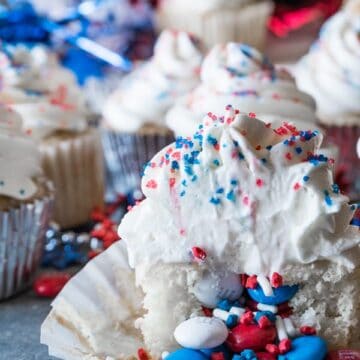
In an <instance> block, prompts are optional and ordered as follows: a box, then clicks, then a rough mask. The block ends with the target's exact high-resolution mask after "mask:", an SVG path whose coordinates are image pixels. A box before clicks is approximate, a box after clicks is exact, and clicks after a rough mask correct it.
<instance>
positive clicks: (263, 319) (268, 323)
mask: <svg viewBox="0 0 360 360" xmlns="http://www.w3.org/2000/svg"><path fill="white" fill-rule="evenodd" d="M258 324H259V327H260V328H261V329H266V328H268V327H270V326H272V322H271V321H270V320H269V319H268V317H267V316H262V317H261V318H260V319H259V321H258Z"/></svg>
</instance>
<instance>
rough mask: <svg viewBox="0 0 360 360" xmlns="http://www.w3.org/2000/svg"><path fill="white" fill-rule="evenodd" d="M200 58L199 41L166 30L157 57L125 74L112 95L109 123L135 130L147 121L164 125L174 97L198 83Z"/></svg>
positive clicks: (108, 105)
mask: <svg viewBox="0 0 360 360" xmlns="http://www.w3.org/2000/svg"><path fill="white" fill-rule="evenodd" d="M201 60H202V54H201V51H200V50H199V48H198V46H197V43H196V42H194V40H193V39H192V38H191V37H190V36H189V35H188V34H187V33H185V32H172V31H164V32H163V33H162V34H161V35H160V38H159V40H158V42H157V44H156V46H155V54H154V57H153V58H152V59H151V60H150V61H149V62H148V63H146V64H145V65H143V66H141V67H140V68H138V69H137V70H135V71H134V72H133V73H132V74H130V75H128V76H127V77H125V78H124V79H123V81H122V82H121V84H120V87H119V88H118V89H117V90H116V91H115V92H114V93H113V94H112V95H111V96H110V97H109V99H108V101H107V102H106V104H105V107H104V111H103V115H104V119H105V122H106V125H107V126H109V127H110V128H112V129H114V130H118V131H129V132H135V131H137V130H138V129H139V128H141V126H143V125H144V124H146V123H155V124H161V125H162V124H164V115H165V112H166V111H167V110H168V109H169V107H170V106H172V105H173V103H174V101H175V99H176V98H177V97H179V96H180V95H183V94H185V93H186V92H188V91H190V90H191V89H193V88H194V87H195V86H196V85H197V83H198V81H199V80H198V73H199V66H200V63H201Z"/></svg>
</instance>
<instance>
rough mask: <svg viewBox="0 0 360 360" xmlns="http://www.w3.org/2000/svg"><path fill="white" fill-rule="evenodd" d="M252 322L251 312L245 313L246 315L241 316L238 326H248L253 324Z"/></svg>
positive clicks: (252, 315)
mask: <svg viewBox="0 0 360 360" xmlns="http://www.w3.org/2000/svg"><path fill="white" fill-rule="evenodd" d="M253 321H254V314H253V312H252V311H247V312H246V313H244V314H243V315H241V318H240V324H243V325H250V324H252V323H253Z"/></svg>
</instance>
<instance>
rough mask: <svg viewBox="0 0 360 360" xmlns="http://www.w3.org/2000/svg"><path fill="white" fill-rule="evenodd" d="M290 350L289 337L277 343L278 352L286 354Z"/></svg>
mask: <svg viewBox="0 0 360 360" xmlns="http://www.w3.org/2000/svg"><path fill="white" fill-rule="evenodd" d="M290 350H291V340H290V339H283V340H281V341H280V343H279V351H280V354H286V353H287V352H289V351H290Z"/></svg>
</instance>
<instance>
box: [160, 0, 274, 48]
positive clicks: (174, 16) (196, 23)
mask: <svg viewBox="0 0 360 360" xmlns="http://www.w3.org/2000/svg"><path fill="white" fill-rule="evenodd" d="M272 9H273V5H272V2H271V1H268V0H197V1H191V0H162V1H160V3H159V7H158V10H157V22H158V26H159V27H160V28H161V29H166V28H170V29H177V30H184V31H189V32H191V33H193V34H195V35H197V36H199V37H200V38H201V39H203V40H204V43H205V44H206V45H207V46H209V47H211V46H214V45H215V44H219V43H226V42H229V41H238V42H244V43H247V44H249V45H252V46H254V47H256V48H258V49H260V50H261V49H263V48H264V46H265V38H266V24H267V21H268V18H269V16H270V14H271V11H272Z"/></svg>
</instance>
